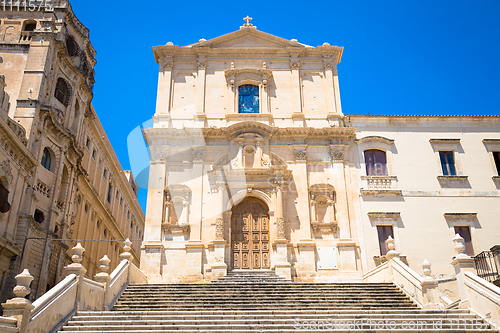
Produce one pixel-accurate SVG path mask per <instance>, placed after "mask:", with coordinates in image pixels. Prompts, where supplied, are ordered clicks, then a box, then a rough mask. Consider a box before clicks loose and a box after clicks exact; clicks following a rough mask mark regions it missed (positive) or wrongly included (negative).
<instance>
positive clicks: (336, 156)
mask: <svg viewBox="0 0 500 333" xmlns="http://www.w3.org/2000/svg"><path fill="white" fill-rule="evenodd" d="M330 155H332V160H333V161H343V160H344V151H343V150H338V149H332V150H331V151H330Z"/></svg>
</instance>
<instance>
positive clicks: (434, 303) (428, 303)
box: [420, 260, 443, 310]
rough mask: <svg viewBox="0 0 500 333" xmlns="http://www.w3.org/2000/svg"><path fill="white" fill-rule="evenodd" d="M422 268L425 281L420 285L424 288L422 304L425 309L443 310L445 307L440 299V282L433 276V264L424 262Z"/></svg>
mask: <svg viewBox="0 0 500 333" xmlns="http://www.w3.org/2000/svg"><path fill="white" fill-rule="evenodd" d="M422 268H423V271H424V279H423V281H422V283H421V284H420V285H421V287H422V295H423V300H422V303H423V306H424V309H426V310H431V309H441V308H443V305H442V304H441V302H440V299H439V290H438V282H437V280H436V279H434V278H433V277H432V276H431V273H432V270H431V263H430V262H428V261H427V260H424V262H423V263H422Z"/></svg>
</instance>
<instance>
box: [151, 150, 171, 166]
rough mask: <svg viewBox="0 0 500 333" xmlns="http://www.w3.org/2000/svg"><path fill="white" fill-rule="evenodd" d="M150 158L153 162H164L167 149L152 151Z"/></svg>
mask: <svg viewBox="0 0 500 333" xmlns="http://www.w3.org/2000/svg"><path fill="white" fill-rule="evenodd" d="M151 157H152V158H151V161H153V162H165V161H166V160H167V157H168V147H163V148H156V149H154V150H153V151H152V156H151Z"/></svg>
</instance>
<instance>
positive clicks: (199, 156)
mask: <svg viewBox="0 0 500 333" xmlns="http://www.w3.org/2000/svg"><path fill="white" fill-rule="evenodd" d="M203 157H205V151H193V162H203Z"/></svg>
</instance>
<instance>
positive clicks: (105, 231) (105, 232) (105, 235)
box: [104, 229, 108, 238]
mask: <svg viewBox="0 0 500 333" xmlns="http://www.w3.org/2000/svg"><path fill="white" fill-rule="evenodd" d="M106 237H108V231H107V230H106V229H104V238H106Z"/></svg>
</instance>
